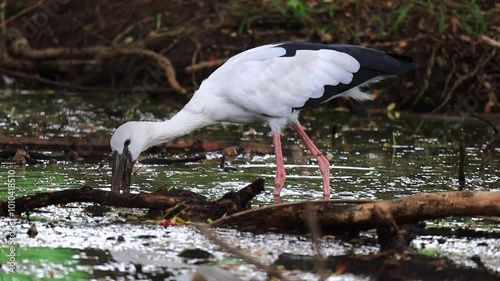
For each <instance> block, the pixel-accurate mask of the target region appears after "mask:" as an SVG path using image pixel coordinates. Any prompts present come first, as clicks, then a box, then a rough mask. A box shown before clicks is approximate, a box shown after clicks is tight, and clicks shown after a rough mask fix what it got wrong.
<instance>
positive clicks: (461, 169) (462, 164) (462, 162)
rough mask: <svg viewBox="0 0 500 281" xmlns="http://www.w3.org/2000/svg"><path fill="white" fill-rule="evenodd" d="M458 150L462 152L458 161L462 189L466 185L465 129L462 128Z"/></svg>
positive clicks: (459, 180) (459, 182)
mask: <svg viewBox="0 0 500 281" xmlns="http://www.w3.org/2000/svg"><path fill="white" fill-rule="evenodd" d="M458 151H459V152H460V159H459V162H458V184H459V185H460V190H463V188H464V186H465V132H464V129H461V130H460V136H459V141H458Z"/></svg>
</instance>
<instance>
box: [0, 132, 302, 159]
mask: <svg viewBox="0 0 500 281" xmlns="http://www.w3.org/2000/svg"><path fill="white" fill-rule="evenodd" d="M109 140H110V138H109V137H108V136H104V135H102V134H95V135H91V136H88V137H86V138H51V139H40V138H34V137H0V146H6V147H7V148H11V149H17V148H23V147H26V146H28V147H31V148H33V147H34V148H38V149H44V150H45V149H61V150H64V151H72V150H74V151H77V152H79V151H83V152H85V153H87V154H89V153H95V152H101V153H102V152H111V148H110V146H109ZM230 147H234V148H235V149H236V150H237V151H238V152H241V153H258V154H271V153H273V148H272V146H271V145H270V144H265V143H258V142H249V141H234V140H209V139H176V140H171V141H169V142H167V143H165V144H160V145H157V146H154V147H153V148H152V149H150V150H149V151H154V150H158V149H159V148H166V149H167V150H181V151H191V152H207V151H218V150H222V149H225V148H230ZM146 152H147V151H146ZM292 152H293V151H292V148H290V149H284V150H283V154H284V155H291V154H292ZM85 153H80V154H82V155H83V154H85Z"/></svg>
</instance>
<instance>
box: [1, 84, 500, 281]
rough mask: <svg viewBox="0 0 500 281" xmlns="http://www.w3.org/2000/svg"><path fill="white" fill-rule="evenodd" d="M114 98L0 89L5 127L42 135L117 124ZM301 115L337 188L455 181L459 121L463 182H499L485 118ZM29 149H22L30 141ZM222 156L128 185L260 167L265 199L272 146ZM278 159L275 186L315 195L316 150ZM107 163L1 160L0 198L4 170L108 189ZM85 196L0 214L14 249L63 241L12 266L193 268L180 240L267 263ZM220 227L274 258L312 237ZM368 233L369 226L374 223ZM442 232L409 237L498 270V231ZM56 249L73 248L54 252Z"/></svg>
mask: <svg viewBox="0 0 500 281" xmlns="http://www.w3.org/2000/svg"><path fill="white" fill-rule="evenodd" d="M109 100H111V99H110V96H109V95H103V94H92V95H86V96H82V95H76V94H71V93H64V92H56V93H52V92H49V93H43V92H4V93H0V112H1V113H2V114H1V115H0V135H2V136H25V137H41V138H52V137H86V136H88V135H90V134H102V135H110V134H111V132H112V130H113V128H115V127H117V126H118V125H119V124H121V123H122V122H123V121H124V120H123V118H121V117H119V114H117V112H122V111H126V110H127V106H128V104H127V102H126V101H124V99H120V98H118V97H115V99H113V101H112V102H109ZM369 107H370V105H369V104H368V105H367V108H369ZM174 112H175V110H173V109H171V108H168V107H167V106H166V105H164V104H161V103H158V102H157V101H151V100H145V101H144V102H143V103H142V104H141V105H140V106H139V107H138V108H137V109H136V110H135V111H134V115H133V116H132V117H133V118H134V119H136V120H139V119H141V120H163V119H165V118H168V117H170V116H171V115H172V114H173V113H174ZM301 116H302V120H303V124H304V125H305V126H306V128H307V130H306V131H307V132H308V133H309V134H310V136H311V138H312V139H313V140H315V141H316V143H317V144H318V147H319V148H320V149H321V151H323V153H324V154H325V155H326V156H327V157H328V158H330V159H331V164H332V169H331V173H332V175H331V183H332V198H344V199H392V198H398V197H403V196H407V195H412V194H418V193H422V192H435V191H449V190H457V189H458V188H459V185H458V180H457V173H458V159H459V155H458V130H459V128H463V129H464V130H465V132H466V152H467V167H466V184H465V187H464V188H465V189H467V190H491V191H500V184H499V179H500V172H499V171H500V159H499V157H498V155H499V153H500V149H499V148H495V151H494V153H493V157H492V158H491V159H490V160H489V162H487V163H486V165H484V168H480V166H481V163H482V161H483V159H484V157H485V156H484V154H483V149H484V147H485V145H486V143H487V141H488V139H489V130H488V126H487V125H486V124H484V123H481V122H478V121H474V120H468V119H460V118H455V119H450V118H434V119H426V120H425V121H424V122H423V125H422V126H421V128H420V130H418V131H417V130H416V129H417V127H418V126H419V123H420V122H421V120H423V119H421V118H420V117H419V116H409V117H405V115H404V114H403V115H402V117H400V118H394V115H392V114H387V113H385V112H376V111H374V110H370V109H368V110H367V111H366V112H363V113H352V114H348V113H344V112H338V111H336V110H333V109H332V108H330V107H328V106H323V107H320V108H316V109H313V110H307V111H304V112H303V113H302V115H301ZM388 116H389V117H392V119H391V118H388ZM250 128H253V130H255V131H253V130H252V132H254V133H252V134H248V132H250ZM187 137H199V138H214V139H241V140H249V141H254V142H264V143H270V142H271V138H270V136H269V133H268V128H267V127H266V126H264V125H263V124H259V123H255V124H247V125H241V126H235V125H229V126H211V127H208V128H204V129H202V130H199V131H196V132H194V133H193V134H192V135H190V136H187ZM283 144H284V146H285V147H287V148H293V151H299V152H300V151H302V149H301V148H302V147H303V146H302V145H301V144H300V143H299V141H298V138H297V137H296V136H295V134H294V133H293V132H292V131H291V130H285V132H284V134H283ZM497 147H498V143H497ZM26 149H27V150H28V151H29V148H26ZM42 152H44V151H42ZM44 153H57V152H54V151H52V152H49V151H45V152H44ZM145 156H147V155H145ZM166 156H167V157H172V158H175V157H179V156H182V155H180V154H179V153H178V152H175V153H173V152H171V153H167V155H166ZM220 157H221V154H220V152H218V151H215V152H209V153H207V159H206V160H204V161H200V162H194V163H187V164H174V165H143V164H140V163H139V164H136V171H135V173H134V176H133V179H132V182H133V185H132V191H133V192H139V191H153V190H155V189H156V188H158V187H160V186H163V185H168V186H175V187H178V188H185V189H189V190H191V191H194V192H197V193H200V194H202V195H204V196H207V197H209V198H211V199H216V198H219V197H221V196H222V195H223V194H225V193H226V192H228V191H236V190H238V189H240V188H242V187H243V186H245V185H247V184H248V183H250V182H252V181H254V180H255V179H257V178H265V179H266V183H267V184H266V191H265V192H264V193H263V194H261V195H259V196H258V197H257V198H256V199H255V201H254V202H253V203H254V204H255V205H260V204H269V203H272V196H271V192H272V186H273V184H272V183H273V178H274V172H275V167H274V156H273V155H256V154H239V155H238V156H236V157H235V158H229V157H228V159H227V161H228V165H230V166H232V167H234V168H235V170H234V171H231V172H224V171H222V170H221V169H220V168H219V162H220V160H219V159H220ZM285 162H286V164H287V165H286V171H287V176H288V177H287V181H286V184H285V188H284V190H283V192H282V199H283V201H296V200H309V199H311V200H316V199H321V198H322V192H321V186H320V185H321V177H320V173H319V170H318V168H317V166H316V161H315V160H314V158H312V157H311V156H310V155H309V154H307V153H305V152H302V153H294V154H293V156H288V157H286V160H285ZM109 163H110V155H109V154H108V155H104V157H102V158H101V159H96V158H86V159H85V158H84V159H83V161H80V163H78V164H74V163H70V162H58V163H56V164H49V163H48V162H46V163H42V164H38V165H32V166H17V165H13V164H10V163H7V162H5V163H2V164H1V165H0V175H1V177H0V199H1V200H2V201H3V200H6V198H7V177H8V175H9V174H12V175H13V177H14V178H15V184H16V186H17V187H18V189H16V197H20V196H24V195H28V194H34V193H36V192H42V191H50V190H62V189H66V188H79V187H81V186H83V185H86V186H92V187H99V188H103V189H109V185H110V181H111V178H110V175H111V171H110V167H109ZM88 205H91V204H68V205H66V206H51V207H47V208H43V209H42V210H40V212H35V213H32V214H31V219H32V220H33V221H32V222H28V221H27V220H26V219H25V218H23V219H19V220H15V221H13V222H12V221H10V220H8V219H5V218H2V219H0V229H7V228H6V227H7V226H8V225H9V224H11V223H12V225H13V227H14V229H15V232H16V233H17V234H18V235H17V236H16V239H15V241H16V243H17V246H16V247H17V249H18V250H19V251H18V253H19V254H20V255H33V253H32V252H26V251H25V250H28V249H37V251H38V253H40V255H49V256H51V255H52V254H50V253H58V254H59V255H61V256H62V257H65V258H63V260H64V262H62V261H61V259H50V258H49V257H48V258H47V259H40V260H38V261H37V262H36V263H34V262H33V259H20V260H19V264H18V273H19V276H25V278H28V277H26V276H37V277H39V278H43V277H47V276H51V274H52V275H54V274H55V275H54V276H55V277H58V276H60V277H61V278H62V277H63V276H65V275H67V274H69V273H68V272H72V274H74V276H73V278H75V279H78V278H81V279H83V280H85V279H88V278H90V279H92V278H94V279H97V278H100V277H105V276H120V275H121V276H123V275H129V276H130V278H132V279H134V278H135V279H153V280H157V279H160V280H163V279H165V280H190V279H189V274H190V272H192V271H193V270H194V269H193V268H194V265H193V264H192V263H190V262H189V261H186V260H184V259H183V258H180V257H179V256H178V254H179V253H180V252H181V251H182V250H185V249H192V248H199V249H203V250H205V251H208V252H210V253H211V254H212V255H213V256H214V258H213V261H212V262H214V263H216V264H218V265H220V266H222V267H223V268H225V269H227V270H229V271H230V272H232V273H233V274H236V275H237V276H238V277H239V278H241V279H243V280H265V274H264V273H262V272H259V271H255V269H254V268H253V267H252V266H249V265H247V264H245V263H244V262H242V261H241V260H239V259H236V258H234V257H232V256H231V255H229V254H226V253H224V252H223V251H221V250H220V249H219V248H218V247H216V246H215V245H213V244H212V243H210V242H209V241H208V240H207V239H205V238H204V237H203V236H202V235H201V234H199V233H198V232H197V231H195V230H194V229H192V228H191V227H188V226H183V227H170V228H163V227H161V226H158V225H157V224H154V222H152V223H145V224H132V223H130V221H129V220H127V219H126V217H123V216H120V215H119V211H120V210H114V211H113V212H111V213H108V214H106V215H105V216H104V217H91V216H89V215H88V214H86V213H85V210H84V207H85V206H88ZM124 212H125V213H127V212H132V213H140V212H141V211H140V210H124ZM32 223H34V224H35V225H36V226H37V228H38V232H39V234H38V235H37V236H36V237H35V238H28V236H27V234H26V231H27V229H28V228H29V226H30V225H31V224H32ZM440 225H447V226H452V227H459V226H465V227H467V226H471V225H474V227H476V228H478V229H482V230H490V231H499V230H500V228H499V227H498V225H494V224H490V223H487V222H483V221H481V220H476V219H474V220H470V219H461V218H458V219H453V218H450V219H446V220H443V221H441V222H440ZM217 233H218V234H219V235H220V237H221V238H222V239H225V240H226V241H228V243H229V244H231V245H235V246H237V247H238V248H241V249H243V250H244V251H248V252H250V253H252V254H253V255H254V256H256V257H258V258H259V259H260V260H261V261H264V262H266V263H272V262H273V261H274V260H275V259H276V258H277V256H278V255H279V254H281V253H295V254H311V255H313V254H314V252H313V250H312V245H311V242H310V240H309V239H308V238H307V237H302V236H291V235H275V234H267V235H264V234H261V235H252V234H248V233H240V232H237V231H235V230H218V231H217ZM363 235H366V236H368V237H372V236H373V235H374V234H372V233H365V234H363ZM3 237H5V235H3ZM120 237H121V238H120ZM438 240H439V239H438V238H437V237H419V238H418V239H416V240H415V241H414V242H413V243H414V244H413V245H414V247H415V248H417V249H418V248H419V247H420V246H421V245H427V246H426V247H427V248H429V247H430V248H433V249H436V251H437V253H438V254H439V255H445V256H450V257H452V258H453V259H455V260H457V261H458V262H463V263H470V261H469V260H468V259H469V258H470V257H471V256H472V255H479V256H480V257H481V258H482V260H483V262H485V264H486V265H487V266H489V267H491V268H493V269H495V270H500V267H499V266H498V265H499V264H500V254H499V253H500V243H499V242H498V241H495V240H492V239H489V240H488V239H483V240H480V239H477V240H474V241H472V242H471V241H467V240H463V239H448V240H447V242H446V243H437V242H436V241H438ZM4 241H5V240H4ZM322 243H323V251H324V252H325V254H327V255H339V254H345V253H350V252H353V251H354V252H355V253H370V252H376V251H377V245H372V246H370V245H368V246H362V247H359V246H356V247H354V246H353V245H350V244H349V243H347V242H343V241H340V240H337V239H330V238H325V239H323V242H322ZM478 245H480V246H478ZM481 245H486V246H481ZM481 247H483V248H481ZM61 249H67V250H71V251H66V250H65V252H61V253H59V251H61ZM478 249H480V250H478ZM4 250H5V249H4ZM23 251H24V252H23ZM47 253H49V254H47ZM54 255H55V254H54ZM35 256H36V254H35ZM124 257H126V258H124ZM134 257H135V258H134ZM133 259H135V260H133ZM1 261H2V259H1V258H0V262H1ZM1 263H2V270H4V271H5V270H7V268H5V264H4V263H3V262H1ZM139 265H141V268H140V269H139V268H138V266H139ZM294 274H298V275H297V277H299V278H302V279H303V280H316V278H317V277H314V276H313V275H311V274H309V273H294ZM23 278H24V277H23ZM183 278H185V279H183ZM339 278H340V279H334V277H332V279H329V280H362V279H359V278H355V277H352V276H351V277H348V276H342V277H339ZM349 278H351V279H349ZM353 278H354V279H353Z"/></svg>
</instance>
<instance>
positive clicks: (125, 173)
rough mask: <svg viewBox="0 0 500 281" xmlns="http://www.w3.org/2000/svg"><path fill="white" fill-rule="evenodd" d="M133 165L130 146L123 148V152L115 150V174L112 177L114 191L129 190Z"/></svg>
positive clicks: (113, 169)
mask: <svg viewBox="0 0 500 281" xmlns="http://www.w3.org/2000/svg"><path fill="white" fill-rule="evenodd" d="M133 167H134V161H132V156H131V155H130V152H129V150H128V147H124V148H123V153H122V154H120V153H118V151H113V163H112V174H113V175H112V179H111V190H112V191H113V192H119V191H123V193H128V192H129V189H130V178H131V176H132V168H133Z"/></svg>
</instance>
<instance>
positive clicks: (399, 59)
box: [110, 42, 416, 199]
mask: <svg viewBox="0 0 500 281" xmlns="http://www.w3.org/2000/svg"><path fill="white" fill-rule="evenodd" d="M415 68H416V65H415V62H414V60H413V59H412V58H411V57H407V56H402V55H396V54H389V53H385V52H382V51H379V50H375V49H370V48H365V47H361V46H354V45H324V44H318V43H303V42H285V43H278V44H270V45H264V46H260V47H256V48H253V49H249V50H247V51H244V52H242V53H239V54H237V55H235V56H233V57H232V58H230V59H229V60H227V61H226V62H225V63H224V64H223V65H222V66H220V67H219V68H218V69H217V70H215V71H214V72H213V73H212V74H211V75H210V76H209V77H208V78H207V79H205V80H204V81H203V82H202V83H201V85H200V87H199V89H198V90H197V91H196V93H195V94H194V95H193V97H192V98H191V100H190V101H189V102H188V103H187V104H186V106H184V108H183V109H181V110H180V111H179V112H178V113H177V114H176V115H174V116H173V117H172V118H171V119H170V120H166V121H163V122H134V121H131V122H127V123H125V124H122V125H121V126H120V127H119V128H117V129H116V131H115V132H114V134H113V136H112V137H111V142H110V145H111V149H112V151H113V167H112V168H113V176H112V191H114V192H120V191H122V192H124V193H126V192H128V191H129V187H130V177H131V172H132V167H133V165H134V161H136V160H137V158H138V157H139V155H140V154H141V153H142V152H143V151H144V150H146V149H147V148H149V147H151V146H153V145H157V144H160V143H164V142H166V141H168V140H170V139H175V138H177V137H180V136H182V135H185V134H188V133H190V132H192V131H194V130H196V129H199V128H202V127H204V126H207V125H211V124H216V123H222V122H229V123H246V122H251V121H255V120H261V121H264V122H267V123H268V124H269V127H270V128H271V131H272V135H273V144H274V154H275V158H276V177H275V180H274V191H273V195H275V196H277V197H278V196H279V195H280V192H281V190H282V188H283V186H284V183H285V178H286V173H285V166H284V159H283V154H282V148H281V140H280V137H281V130H282V129H283V128H284V127H286V126H291V127H292V128H293V129H294V130H295V131H296V133H297V135H298V137H299V138H300V140H301V141H302V142H303V143H304V144H305V146H306V147H307V149H309V150H310V151H311V153H312V155H313V156H314V157H315V158H316V160H317V162H318V166H319V170H320V172H321V175H322V186H323V197H324V198H325V199H329V198H330V163H329V161H328V159H327V158H326V157H325V156H324V155H323V154H322V153H321V151H320V150H319V149H318V148H317V147H316V146H315V144H314V143H313V141H312V140H311V139H310V138H309V137H308V136H307V134H306V132H305V130H304V129H303V128H302V125H301V124H300V122H299V113H300V111H301V110H302V109H305V108H308V107H313V106H317V105H320V104H323V103H326V102H328V101H330V100H331V99H334V98H337V97H350V98H354V99H357V100H359V101H363V100H370V99H371V95H370V93H369V92H366V91H365V88H366V87H364V86H366V84H369V83H374V82H377V81H380V80H382V79H384V78H386V77H393V76H398V75H402V74H405V73H407V72H410V71H412V70H414V69H415Z"/></svg>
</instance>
